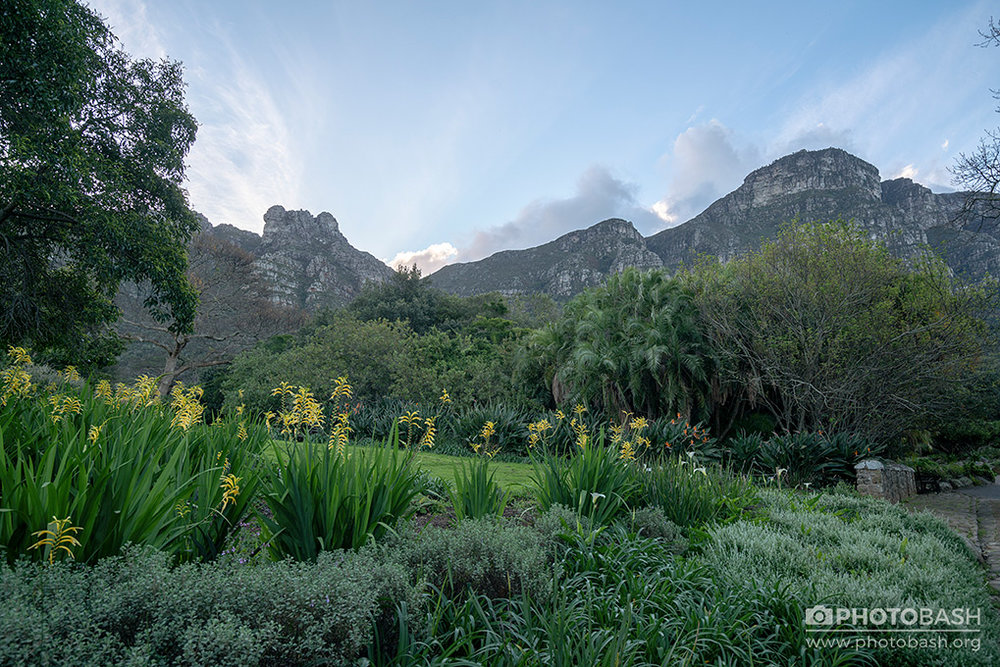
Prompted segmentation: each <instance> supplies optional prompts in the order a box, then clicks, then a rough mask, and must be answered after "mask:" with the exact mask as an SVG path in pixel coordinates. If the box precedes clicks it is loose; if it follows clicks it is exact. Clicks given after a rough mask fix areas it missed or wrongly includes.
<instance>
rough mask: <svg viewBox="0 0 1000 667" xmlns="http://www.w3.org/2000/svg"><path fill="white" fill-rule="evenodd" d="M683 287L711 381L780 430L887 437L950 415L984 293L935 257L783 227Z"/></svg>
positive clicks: (970, 363) (851, 232) (974, 353)
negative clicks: (715, 369)
mask: <svg viewBox="0 0 1000 667" xmlns="http://www.w3.org/2000/svg"><path fill="white" fill-rule="evenodd" d="M685 280H686V281H687V282H688V283H689V284H690V285H691V286H692V288H693V289H694V290H695V293H696V298H695V301H696V303H697V304H698V308H699V312H700V316H701V319H702V322H703V326H704V328H705V331H706V333H707V334H708V336H709V337H710V338H711V340H712V342H713V345H714V347H715V348H716V349H717V350H718V351H719V354H720V360H721V367H720V379H721V381H722V382H723V383H724V384H725V385H726V386H727V388H728V390H729V392H731V393H732V394H734V395H736V396H737V397H738V399H739V400H741V401H743V402H745V403H749V404H750V405H752V406H757V407H763V408H765V409H766V410H767V411H768V412H770V413H771V414H772V415H773V416H774V417H775V419H776V420H777V422H778V425H779V427H780V428H781V429H782V430H783V431H785V432H798V431H828V432H833V431H848V432H856V433H861V434H864V435H866V436H869V437H871V438H873V439H875V440H877V441H886V440H891V439H893V438H896V437H898V436H899V435H900V433H901V432H902V431H904V430H906V429H908V428H914V427H917V426H919V425H920V424H921V423H922V422H924V421H925V420H935V419H941V418H945V417H946V416H947V415H949V414H951V413H952V411H953V410H954V409H955V408H956V407H957V405H956V403H957V401H956V397H957V396H958V394H957V393H956V392H957V391H958V390H959V389H960V388H961V386H962V385H963V384H964V383H966V382H968V381H969V380H970V378H971V377H973V376H974V375H975V373H976V372H977V368H978V367H979V365H980V364H981V363H982V353H983V341H984V336H985V334H986V333H987V331H986V329H985V326H984V324H983V322H982V320H981V319H980V318H979V316H978V315H979V314H980V313H982V312H984V311H985V309H986V308H987V307H988V306H989V294H990V290H988V289H982V288H974V287H969V286H961V285H959V284H958V283H956V282H955V280H954V279H953V278H952V277H951V276H950V275H949V273H948V270H947V267H946V266H945V265H944V263H943V262H942V261H941V260H940V259H938V258H936V257H933V256H925V257H918V258H916V259H914V260H912V261H910V262H904V261H903V260H901V259H898V258H895V257H892V256H891V255H889V253H888V251H887V250H886V249H885V247H884V246H882V245H881V244H880V243H878V242H876V241H873V240H871V238H869V237H868V236H867V235H866V234H865V233H864V232H863V231H862V230H860V229H858V228H856V227H854V226H851V225H849V224H846V223H843V222H839V221H837V222H833V223H828V224H822V223H812V224H806V225H791V226H788V227H786V228H785V229H784V230H783V232H782V233H781V234H779V236H778V238H777V239H775V240H773V241H771V242H768V243H766V244H764V246H763V247H762V248H761V250H760V251H759V252H756V253H750V254H748V255H746V256H743V257H740V258H737V259H735V260H733V261H731V262H730V263H728V264H725V265H722V264H719V263H718V262H717V261H715V260H708V261H705V262H703V263H702V264H700V265H698V266H697V267H695V268H694V269H693V270H692V271H691V272H690V273H689V274H687V275H686V276H685Z"/></svg>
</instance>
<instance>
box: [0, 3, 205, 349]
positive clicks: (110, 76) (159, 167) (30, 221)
mask: <svg viewBox="0 0 1000 667" xmlns="http://www.w3.org/2000/svg"><path fill="white" fill-rule="evenodd" d="M0 35H3V36H4V37H3V39H2V40H0V183H2V184H3V188H2V191H0V238H2V239H3V243H0V304H2V306H0V344H3V345H7V344H28V345H31V346H32V347H34V348H35V349H36V350H39V351H40V352H42V351H44V353H45V354H44V355H43V356H45V357H47V358H50V359H52V360H57V361H61V362H62V363H68V362H70V361H71V362H73V363H75V364H77V365H78V366H80V367H81V368H86V369H89V368H93V367H95V366H100V365H102V364H106V363H108V362H109V361H110V360H111V359H112V358H113V355H114V354H116V353H117V352H118V348H117V345H116V343H115V341H114V339H112V338H108V337H107V336H106V335H105V333H104V332H103V331H102V329H103V327H104V326H105V325H106V324H108V323H110V322H112V321H114V320H115V319H116V318H117V316H118V312H117V309H116V308H115V307H114V304H113V303H112V300H113V298H114V296H115V293H116V292H117V289H118V286H119V284H120V283H121V282H122V281H124V280H132V281H135V282H137V283H143V282H148V284H149V285H150V286H151V288H152V294H151V296H150V297H149V299H147V301H146V306H147V307H148V308H149V309H150V312H151V313H152V315H153V316H154V317H156V318H157V319H158V320H159V321H160V322H170V326H171V327H172V328H173V329H176V330H177V331H180V332H183V331H186V330H189V329H190V327H191V324H192V322H193V320H194V314H195V308H196V305H197V301H198V299H197V295H196V292H195V290H194V289H193V287H192V286H191V285H190V284H189V283H188V281H187V279H186V278H185V270H186V268H187V261H186V254H185V243H186V241H187V239H188V238H189V237H190V235H191V233H192V232H193V231H194V230H195V229H196V228H197V223H196V220H195V218H194V214H193V213H192V212H191V210H190V209H189V208H188V206H187V202H186V200H185V194H184V191H183V189H182V188H181V183H182V181H183V178H184V156H185V154H186V153H187V151H188V149H189V148H190V146H191V144H192V142H193V141H194V138H195V132H196V129H197V126H196V123H195V120H194V118H193V117H192V116H191V115H190V113H188V110H187V108H186V107H185V104H184V97H183V93H184V83H183V81H182V79H181V68H180V65H179V64H178V63H175V62H170V61H166V60H164V61H160V62H153V61H151V60H132V59H131V58H130V57H129V56H128V55H127V54H126V53H124V52H123V51H121V50H120V49H118V48H117V47H116V45H115V41H114V36H113V35H112V34H111V32H110V31H109V30H108V28H107V26H105V25H104V24H103V23H102V21H101V19H100V17H99V16H98V15H97V14H96V13H95V12H94V11H93V10H91V9H90V8H88V7H86V6H84V5H82V4H79V3H77V2H74V1H72V0H11V2H5V3H4V7H3V9H2V10H0ZM55 258H58V259H55Z"/></svg>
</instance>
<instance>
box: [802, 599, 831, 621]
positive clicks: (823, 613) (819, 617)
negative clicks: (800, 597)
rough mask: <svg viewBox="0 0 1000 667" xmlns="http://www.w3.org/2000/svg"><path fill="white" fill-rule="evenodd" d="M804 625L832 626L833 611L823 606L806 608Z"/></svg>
mask: <svg viewBox="0 0 1000 667" xmlns="http://www.w3.org/2000/svg"><path fill="white" fill-rule="evenodd" d="M806 625H833V609H831V608H830V607H828V606H826V605H825V604H818V605H816V606H815V607H807V608H806Z"/></svg>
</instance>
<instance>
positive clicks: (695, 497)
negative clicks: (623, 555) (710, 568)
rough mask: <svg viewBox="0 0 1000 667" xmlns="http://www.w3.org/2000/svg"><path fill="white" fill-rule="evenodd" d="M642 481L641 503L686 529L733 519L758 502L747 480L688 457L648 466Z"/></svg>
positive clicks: (753, 489) (640, 476)
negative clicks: (657, 510) (660, 512)
mask: <svg viewBox="0 0 1000 667" xmlns="http://www.w3.org/2000/svg"><path fill="white" fill-rule="evenodd" d="M639 483H640V484H641V493H640V501H639V502H641V504H643V505H647V506H650V507H654V508H659V509H660V510H662V511H663V513H664V515H665V516H666V518H667V519H669V520H670V521H672V522H673V523H675V524H677V525H678V526H682V527H684V528H699V529H700V528H703V527H704V526H707V525H709V524H711V523H714V522H726V521H732V520H734V519H737V518H740V517H741V516H742V515H743V514H744V513H745V512H747V511H749V510H750V509H751V508H752V507H753V506H754V504H755V502H756V490H755V488H754V486H753V485H752V484H751V483H750V482H749V481H748V480H747V479H745V478H743V477H738V476H735V475H732V474H730V473H729V472H728V471H726V470H723V469H720V468H718V467H713V466H710V465H705V464H704V463H702V462H699V461H698V460H697V458H693V457H687V456H684V457H680V458H676V459H672V460H668V461H665V462H663V463H662V464H659V465H654V466H651V467H648V468H646V469H644V470H643V471H642V472H641V474H640V475H639Z"/></svg>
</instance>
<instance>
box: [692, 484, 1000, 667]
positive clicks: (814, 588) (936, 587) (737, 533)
mask: <svg viewBox="0 0 1000 667" xmlns="http://www.w3.org/2000/svg"><path fill="white" fill-rule="evenodd" d="M760 498H761V501H762V508H761V511H762V512H764V513H765V516H766V518H767V520H766V521H759V520H758V521H754V522H750V521H739V522H736V523H731V524H728V525H721V526H716V527H714V528H711V529H710V533H711V543H710V546H709V548H706V549H705V550H704V553H705V560H706V563H708V564H709V566H710V567H711V569H712V571H713V573H714V576H717V577H718V578H719V581H720V584H722V585H724V586H726V587H731V588H732V589H733V590H739V589H745V588H747V587H748V584H752V585H754V586H755V587H758V588H759V587H760V586H765V587H775V586H783V587H785V588H786V589H787V590H788V591H789V592H790V593H793V594H795V598H796V601H797V604H800V605H802V606H810V605H815V604H820V603H826V604H829V605H832V606H837V605H840V606H845V607H851V608H858V607H868V608H875V607H878V608H881V609H890V608H893V607H898V608H907V607H912V608H921V607H926V608H942V609H955V608H968V609H976V608H979V609H980V610H981V613H982V615H983V616H982V619H981V626H978V627H981V628H982V634H981V638H982V649H981V650H980V651H978V652H973V651H972V650H970V649H968V648H966V649H964V650H960V649H949V650H948V651H947V652H946V654H945V652H944V651H933V650H927V649H923V650H921V649H880V650H877V651H875V652H874V653H873V654H872V655H871V659H872V661H873V662H874V663H875V664H883V665H884V664H908V665H944V664H949V665H951V664H954V665H988V664H993V663H995V662H996V661H997V660H998V659H1000V649H998V645H997V637H998V634H1000V633H998V628H1000V624H998V623H997V621H996V620H995V618H996V612H995V610H994V609H993V607H992V605H991V603H990V601H989V595H988V593H987V589H986V587H984V586H983V585H982V584H981V582H982V580H983V576H982V572H981V570H980V568H979V565H978V563H977V562H976V560H975V557H974V556H973V554H972V553H971V552H970V551H969V550H968V548H967V547H966V546H965V545H964V543H963V542H962V541H961V539H960V538H959V537H957V536H956V535H955V534H954V533H952V532H951V531H950V530H948V528H947V526H946V525H945V524H944V523H943V522H942V521H940V520H939V519H936V518H934V517H932V516H931V515H929V514H926V513H924V514H910V513H908V512H907V511H906V510H905V509H903V508H899V507H895V506H891V505H889V504H888V503H886V502H884V501H879V500H874V499H871V498H865V497H862V496H858V495H857V494H852V495H843V494H832V495H823V496H819V497H818V498H817V497H816V496H813V497H811V498H810V499H809V500H805V499H803V498H802V496H800V495H798V494H788V493H787V492H784V493H783V492H777V491H762V492H761V493H760ZM801 618H802V617H801V616H799V620H798V622H797V623H798V625H797V627H798V628H799V629H801V628H802V627H803V626H802V621H801Z"/></svg>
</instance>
